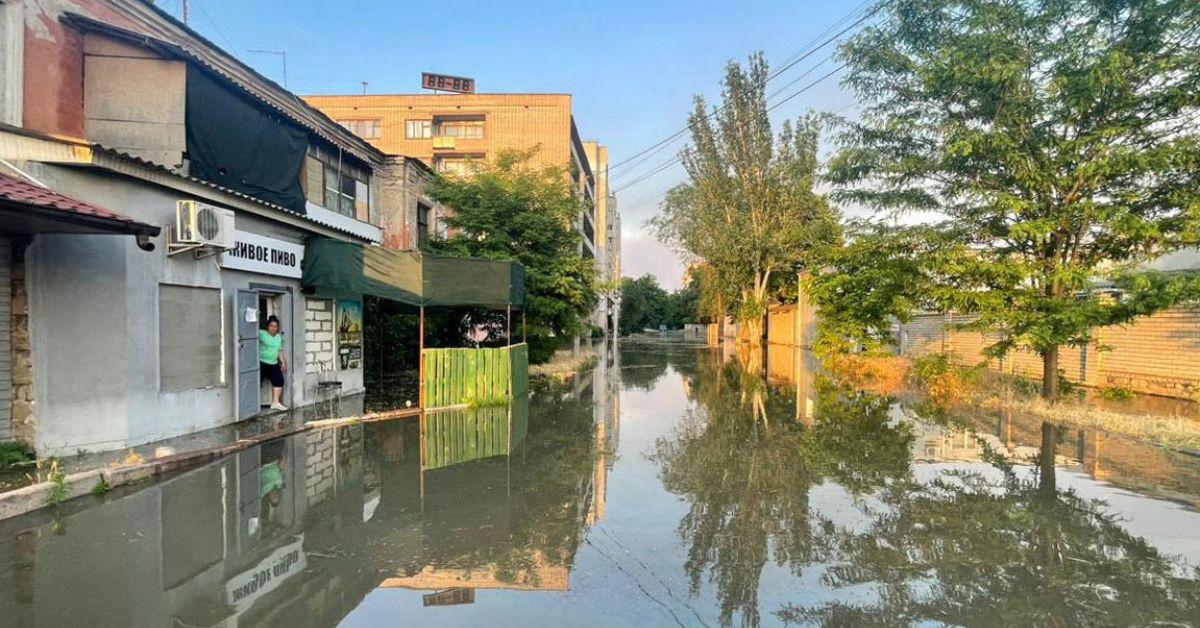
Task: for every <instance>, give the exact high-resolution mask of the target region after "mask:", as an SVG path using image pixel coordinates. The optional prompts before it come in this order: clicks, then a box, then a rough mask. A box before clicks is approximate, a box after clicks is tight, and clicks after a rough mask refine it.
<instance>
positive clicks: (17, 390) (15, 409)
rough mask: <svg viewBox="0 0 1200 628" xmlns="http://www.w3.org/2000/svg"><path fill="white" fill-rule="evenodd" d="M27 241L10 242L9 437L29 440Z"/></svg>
mask: <svg viewBox="0 0 1200 628" xmlns="http://www.w3.org/2000/svg"><path fill="white" fill-rule="evenodd" d="M27 244H28V240H22V239H16V240H14V241H13V243H12V269H11V287H12V303H11V307H12V317H11V319H10V323H9V324H10V331H9V333H10V334H11V336H10V339H11V346H12V438H13V440H19V441H24V442H26V443H32V442H33V440H34V439H33V437H34V428H35V426H36V425H37V421H36V415H35V414H34V399H35V397H34V394H33V392H34V391H33V350H32V347H31V345H30V342H29V291H28V289H27V287H26V283H25V247H26V245H27Z"/></svg>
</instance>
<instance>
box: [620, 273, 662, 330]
mask: <svg viewBox="0 0 1200 628" xmlns="http://www.w3.org/2000/svg"><path fill="white" fill-rule="evenodd" d="M668 299H669V295H668V294H667V291H666V290H663V289H662V287H661V286H659V285H658V280H657V279H655V278H654V275H649V274H646V275H642V276H641V277H638V278H637V279H630V278H629V277H625V278H624V279H622V280H621V330H620V331H621V335H622V336H628V335H629V334H632V333H636V332H639V331H642V330H643V329H648V328H649V329H658V326H659V325H661V324H666V323H667V314H668V313H667V309H668V303H667V301H668Z"/></svg>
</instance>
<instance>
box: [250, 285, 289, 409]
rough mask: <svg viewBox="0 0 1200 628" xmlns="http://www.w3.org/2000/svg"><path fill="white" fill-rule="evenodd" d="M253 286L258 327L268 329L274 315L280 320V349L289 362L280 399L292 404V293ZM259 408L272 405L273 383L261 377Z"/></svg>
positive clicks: (284, 358) (285, 403)
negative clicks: (281, 340) (256, 295)
mask: <svg viewBox="0 0 1200 628" xmlns="http://www.w3.org/2000/svg"><path fill="white" fill-rule="evenodd" d="M250 287H251V288H256V289H257V291H258V328H259V329H260V330H266V329H267V324H268V323H269V322H270V320H271V317H272V316H274V317H275V318H277V319H278V320H279V333H281V334H283V347H282V348H281V349H280V353H281V356H282V358H283V360H284V362H285V363H286V364H287V372H286V373H284V378H283V394H282V395H281V396H280V400H281V401H283V402H284V405H288V406H290V405H292V404H291V403H290V401H291V392H292V375H293V373H294V370H293V368H294V367H293V364H292V351H291V348H292V295H291V292H290V291H288V290H287V289H286V288H275V287H258V286H254V285H251V286H250ZM258 384H259V385H258V409H259V411H262V409H263V408H265V407H267V406H269V405H271V384H270V382H268V381H266V380H264V379H262V378H261V377H260V378H259V383H258Z"/></svg>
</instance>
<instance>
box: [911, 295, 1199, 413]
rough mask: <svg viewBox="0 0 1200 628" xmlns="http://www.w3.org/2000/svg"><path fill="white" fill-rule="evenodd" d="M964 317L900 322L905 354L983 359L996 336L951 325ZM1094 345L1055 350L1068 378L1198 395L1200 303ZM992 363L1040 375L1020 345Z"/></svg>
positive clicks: (1107, 331)
mask: <svg viewBox="0 0 1200 628" xmlns="http://www.w3.org/2000/svg"><path fill="white" fill-rule="evenodd" d="M969 320H970V319H969V318H968V317H962V316H947V315H943V314H930V315H926V316H918V317H916V318H915V319H913V320H912V321H911V322H909V323H907V324H905V325H901V327H900V339H899V340H900V350H901V353H903V354H905V355H912V356H919V355H927V354H930V353H952V354H953V355H954V356H955V357H956V358H957V359H958V360H959V361H960V362H962V363H965V364H979V363H982V362H984V361H985V359H986V358H985V357H984V355H983V350H984V348H985V347H987V346H988V345H990V344H992V343H994V342H995V341H996V340H997V339H998V337H997V336H995V335H991V334H981V333H979V332H968V331H962V330H958V329H954V326H956V325H960V324H962V323H966V322H969ZM1095 336H1096V341H1097V343H1098V344H1099V345H1100V346H1102V347H1106V349H1107V350H1104V351H1101V350H1098V349H1097V348H1096V347H1095V346H1089V347H1087V348H1083V349H1080V348H1073V347H1063V348H1061V349H1059V357H1058V361H1059V366H1060V368H1061V369H1062V370H1063V373H1064V374H1065V375H1066V377H1067V379H1069V380H1071V381H1073V382H1078V383H1082V384H1084V385H1088V386H1096V387H1108V386H1114V387H1121V388H1128V389H1130V390H1132V391H1134V392H1139V393H1148V394H1154V395H1164V396H1168V397H1179V398H1196V397H1197V396H1200V308H1195V307H1193V308H1175V309H1171V310H1167V311H1164V312H1160V313H1158V314H1155V315H1153V316H1146V317H1142V318H1138V319H1135V320H1134V321H1133V322H1131V323H1129V324H1127V325H1115V326H1112V327H1103V328H1100V329H1098V330H1096V334H1095ZM989 365H990V366H991V367H992V368H995V369H1000V370H1003V371H1005V372H1008V373H1013V374H1017V375H1023V376H1026V377H1031V378H1040V377H1041V376H1042V361H1041V357H1040V356H1038V355H1037V354H1035V353H1033V352H1030V351H1026V350H1019V351H1014V352H1012V353H1010V354H1009V355H1008V356H1006V357H1005V359H1004V360H993V361H991V362H989Z"/></svg>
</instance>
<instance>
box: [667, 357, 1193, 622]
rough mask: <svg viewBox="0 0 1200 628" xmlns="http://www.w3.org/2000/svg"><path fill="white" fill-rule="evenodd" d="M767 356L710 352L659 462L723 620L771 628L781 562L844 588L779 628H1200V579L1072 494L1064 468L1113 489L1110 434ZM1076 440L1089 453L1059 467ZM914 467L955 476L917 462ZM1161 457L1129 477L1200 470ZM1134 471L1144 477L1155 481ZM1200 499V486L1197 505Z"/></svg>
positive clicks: (1123, 444)
mask: <svg viewBox="0 0 1200 628" xmlns="http://www.w3.org/2000/svg"><path fill="white" fill-rule="evenodd" d="M762 351H763V350H762V349H761V348H748V347H738V348H736V349H734V350H733V351H730V350H729V349H725V350H724V351H721V352H713V353H711V354H709V355H706V356H703V357H701V359H700V360H699V362H698V364H699V368H698V369H697V370H696V371H695V372H694V373H692V374H690V375H689V377H688V382H687V387H688V390H689V395H690V396H691V397H692V398H693V399H694V400H695V402H696V403H695V405H694V406H693V407H692V409H691V410H690V411H689V412H688V416H687V419H686V420H685V421H684V422H682V423H681V425H680V426H679V428H678V429H677V430H676V431H675V432H674V433H673V434H672V435H671V436H670V437H668V438H664V439H660V440H659V441H658V443H657V444H656V448H655V454H654V455H655V459H656V460H657V461H658V462H659V464H660V465H661V478H662V481H663V484H664V486H665V487H666V488H667V489H668V490H670V491H671V492H674V493H676V494H679V495H681V496H683V497H684V499H685V500H686V502H687V504H688V512H687V514H686V515H685V516H684V517H683V519H682V520H681V521H680V523H679V526H678V535H679V537H680V540H681V541H682V542H683V543H684V544H685V545H686V546H687V548H688V552H687V561H686V563H685V569H686V571H687V574H688V576H689V578H690V583H691V591H692V594H693V595H700V594H701V590H702V583H707V584H709V585H711V586H712V587H714V588H715V589H716V597H717V599H718V601H719V606H720V609H719V620H720V623H721V624H722V625H731V624H733V623H735V621H736V623H740V624H742V625H758V624H759V623H760V621H761V620H762V619H763V618H762V617H761V616H760V608H759V602H758V592H759V590H760V588H761V583H760V577H761V576H762V574H764V572H765V570H766V567H767V566H768V562H772V563H774V564H775V565H776V566H781V567H784V568H786V569H787V570H788V571H790V572H791V573H792V574H793V575H794V576H796V577H798V578H806V576H807V578H806V579H812V577H815V578H816V579H817V580H818V581H819V582H820V584H821V586H822V588H825V589H827V592H826V594H825V595H823V596H820V597H824V598H825V601H823V602H818V603H807V604H806V603H787V604H784V605H782V606H781V607H780V608H778V609H776V610H775V611H774V612H773V615H774V616H773V617H772V618H771V619H772V620H775V621H784V622H788V623H791V622H800V623H817V624H821V625H895V624H912V623H922V622H935V623H944V624H951V625H960V624H968V625H969V624H978V623H980V622H983V623H990V622H992V621H996V620H998V618H1001V617H1002V618H1004V619H1003V620H1002V621H1003V623H1006V624H1007V623H1011V624H1016V625H1045V624H1050V625H1091V624H1097V623H1102V624H1145V623H1150V622H1156V621H1157V622H1188V621H1195V620H1196V618H1198V617H1200V586H1198V584H1197V577H1198V576H1200V571H1197V568H1196V567H1194V566H1191V565H1188V564H1186V563H1185V562H1183V561H1181V560H1180V559H1178V558H1177V557H1172V556H1169V555H1166V554H1163V553H1162V552H1160V551H1159V550H1157V549H1156V548H1155V547H1154V546H1153V545H1151V544H1150V543H1147V541H1146V540H1145V539H1143V538H1139V537H1138V536H1136V535H1134V534H1131V533H1130V532H1129V530H1128V528H1127V527H1126V526H1125V525H1123V522H1121V521H1120V519H1119V518H1116V517H1114V516H1113V515H1112V514H1111V513H1110V512H1108V511H1107V510H1106V509H1105V507H1104V504H1103V503H1101V502H1099V501H1095V500H1090V499H1087V498H1084V497H1082V496H1080V495H1079V494H1078V493H1076V492H1075V491H1073V490H1070V489H1063V488H1062V487H1059V486H1058V481H1057V478H1058V475H1059V469H1058V466H1060V465H1070V464H1072V463H1074V464H1078V465H1080V466H1082V467H1083V468H1084V469H1085V470H1086V471H1087V472H1088V473H1089V474H1090V475H1091V476H1092V477H1095V478H1107V477H1109V473H1108V472H1107V471H1102V470H1101V468H1102V463H1101V462H1100V459H1101V450H1102V445H1101V443H1103V442H1105V437H1104V436H1103V435H1102V434H1097V433H1094V432H1093V433H1090V434H1089V433H1087V432H1085V431H1080V430H1075V431H1070V432H1069V431H1068V430H1066V429H1065V428H1062V427H1059V426H1055V425H1053V424H1051V423H1048V422H1041V423H1037V427H1036V428H1035V429H1036V432H1035V433H1033V434H1030V433H1029V432H1030V431H1031V430H1030V426H1029V423H1030V422H1031V420H1021V419H1020V418H1016V417H1013V416H1011V414H1010V415H1007V416H1004V417H1002V420H1001V421H1000V423H999V425H998V431H999V432H1000V434H1001V435H1002V436H998V435H996V434H992V433H990V432H987V431H983V432H979V431H976V430H975V428H976V427H978V426H972V425H953V424H948V423H947V421H946V418H945V417H928V416H923V415H922V413H921V412H919V411H916V410H913V409H909V408H905V407H903V406H902V405H900V404H899V403H898V402H897V401H896V400H895V399H892V398H889V397H885V396H882V395H878V394H873V393H869V392H864V391H861V390H854V389H852V388H849V387H847V386H845V385H841V384H839V383H837V382H835V381H834V380H832V379H830V378H829V377H826V376H824V375H821V374H819V373H816V372H815V371H814V369H813V368H812V364H811V363H806V362H805V358H804V357H802V356H801V355H797V354H796V352H794V351H786V350H783V351H771V352H768V353H767V354H766V355H764V353H763V352H762ZM770 353H774V354H775V356H774V357H771V356H770ZM792 408H794V411H792ZM986 422H988V421H987V420H986V419H985V423H986ZM1018 426H1019V427H1018ZM1015 432H1021V433H1020V434H1017V433H1015ZM1072 436H1074V437H1075V442H1072V443H1070V445H1069V446H1071V447H1073V448H1074V449H1075V451H1076V452H1077V453H1076V458H1075V459H1071V458H1069V457H1066V456H1063V455H1060V454H1061V452H1062V447H1061V446H1060V443H1061V442H1063V441H1064V440H1069V438H1070V437H1072ZM1031 437H1035V438H1036V439H1034V438H1031ZM1031 440H1032V442H1034V443H1036V446H1031V445H1029V444H1028V443H1029V442H1030V441H1031ZM1117 442H1118V443H1119V445H1118V446H1119V447H1120V448H1122V449H1125V450H1134V451H1136V450H1139V449H1150V448H1148V447H1145V446H1140V447H1139V446H1137V445H1136V444H1132V445H1131V444H1130V443H1129V442H1128V441H1124V440H1123V439H1117ZM914 460H920V461H924V462H926V463H939V464H936V465H932V466H931V465H923V466H921V467H920V468H917V467H915V466H914ZM1151 460H1152V461H1153V462H1154V463H1156V464H1153V465H1145V466H1143V465H1130V464H1128V462H1129V461H1128V460H1123V461H1121V462H1115V463H1114V464H1113V466H1124V467H1131V466H1132V467H1139V466H1142V467H1143V468H1153V469H1154V470H1155V473H1154V475H1157V476H1159V477H1171V478H1173V482H1174V483H1175V484H1178V483H1179V482H1181V481H1182V482H1187V481H1188V478H1194V477H1196V476H1195V474H1196V473H1197V469H1198V468H1200V465H1196V464H1194V463H1193V464H1190V465H1189V464H1187V463H1186V462H1185V463H1182V464H1176V465H1169V464H1168V465H1163V464H1162V463H1163V462H1164V455H1163V454H1162V453H1161V452H1157V453H1156V454H1155V455H1153V456H1151ZM947 462H971V463H976V464H973V465H969V466H962V465H952V466H948V467H947V466H946V465H945V463H947ZM1159 465H1161V466H1159ZM1180 467H1182V468H1180ZM1133 475H1134V476H1136V477H1137V479H1136V480H1133V483H1140V484H1145V483H1146V478H1145V477H1144V474H1143V475H1140V476H1139V475H1138V474H1136V473H1134V474H1133ZM825 482H832V483H834V484H836V485H837V486H838V487H839V489H840V490H841V491H843V492H844V494H845V496H846V499H847V500H848V502H849V503H851V504H854V506H855V508H854V514H853V515H852V516H849V517H847V516H846V514H845V513H844V512H843V513H841V515H840V517H839V518H840V519H841V521H840V522H839V521H835V520H833V519H831V518H830V517H829V516H827V515H826V514H824V513H823V512H821V511H820V510H819V509H814V508H812V507H811V505H810V496H811V495H812V494H813V491H814V489H815V488H817V487H819V486H821V485H822V484H823V483H825ZM1196 489H1197V485H1196V484H1191V490H1192V492H1193V495H1192V496H1189V497H1190V499H1191V500H1194V499H1195V497H1194V494H1195V491H1196ZM1192 503H1195V502H1194V501H1193V502H1192ZM1193 519H1194V518H1193ZM1193 532H1194V530H1193ZM1189 625H1190V624H1189Z"/></svg>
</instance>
